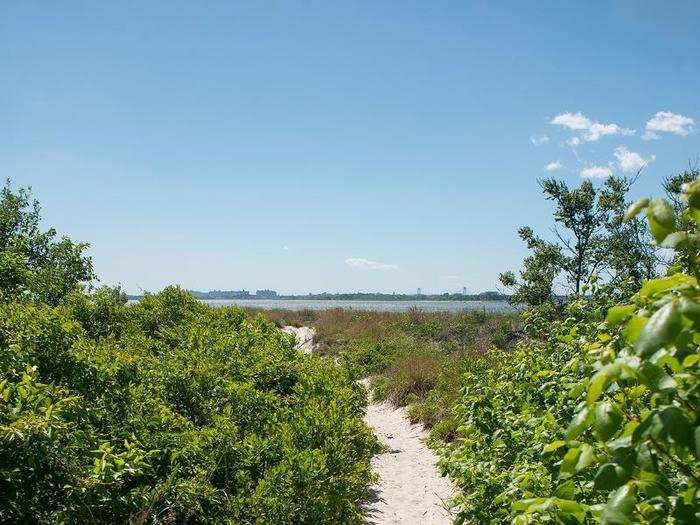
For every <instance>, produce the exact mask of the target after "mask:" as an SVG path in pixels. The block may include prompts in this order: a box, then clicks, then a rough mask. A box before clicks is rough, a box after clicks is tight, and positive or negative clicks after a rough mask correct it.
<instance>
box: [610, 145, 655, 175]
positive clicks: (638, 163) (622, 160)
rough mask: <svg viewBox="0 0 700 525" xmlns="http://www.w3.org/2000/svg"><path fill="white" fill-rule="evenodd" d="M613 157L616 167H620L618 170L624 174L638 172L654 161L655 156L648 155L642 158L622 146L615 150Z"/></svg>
mask: <svg viewBox="0 0 700 525" xmlns="http://www.w3.org/2000/svg"><path fill="white" fill-rule="evenodd" d="M613 155H615V158H616V159H617V165H618V166H620V169H621V170H622V171H624V172H630V171H639V170H640V169H642V168H643V167H644V166H646V165H647V164H649V163H650V162H654V161H655V160H656V155H650V156H649V157H647V158H644V157H642V156H641V155H640V154H639V153H635V152H634V151H630V150H628V149H627V148H626V147H624V146H620V147H619V148H616V149H615V152H614V153H613Z"/></svg>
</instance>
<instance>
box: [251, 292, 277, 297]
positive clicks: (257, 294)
mask: <svg viewBox="0 0 700 525" xmlns="http://www.w3.org/2000/svg"><path fill="white" fill-rule="evenodd" d="M255 297H256V298H258V299H275V298H277V292H275V291H274V290H256V292H255Z"/></svg>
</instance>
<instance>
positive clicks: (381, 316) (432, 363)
mask: <svg viewBox="0 0 700 525" xmlns="http://www.w3.org/2000/svg"><path fill="white" fill-rule="evenodd" d="M248 311H249V312H250V314H251V315H258V314H260V313H261V314H263V315H265V316H267V317H268V318H269V319H271V320H272V321H273V322H275V323H276V324H277V325H279V326H285V325H295V326H301V325H308V326H314V327H315V328H316V330H317V337H316V343H317V353H318V354H320V355H325V356H327V357H329V358H333V359H334V360H335V361H337V363H338V365H339V366H341V367H342V368H344V369H346V370H347V371H348V374H349V375H351V376H352V377H355V378H358V379H359V378H363V377H366V376H372V377H373V380H372V389H373V395H374V397H375V399H379V400H383V399H386V400H388V401H390V402H392V403H393V404H394V405H396V406H408V413H409V417H410V418H411V419H412V421H413V422H422V423H423V424H424V425H426V426H427V427H428V428H431V429H432V434H433V436H434V437H435V438H440V439H442V440H447V441H450V440H453V439H455V438H456V437H457V425H456V420H455V418H454V412H453V407H454V405H455V404H456V402H457V401H458V400H459V392H460V388H461V383H460V376H461V375H462V373H463V372H464V371H465V370H467V369H468V368H469V366H470V363H471V362H472V361H473V360H474V359H475V358H476V357H477V356H480V355H485V354H488V353H489V351H490V350H498V351H503V350H506V349H508V348H510V347H511V346H512V345H513V344H514V343H515V341H516V340H517V338H518V333H519V330H520V328H519V319H518V315H517V314H516V313H512V314H490V313H485V312H483V311H478V310H477V311H472V312H463V313H447V312H438V313H429V312H422V311H420V310H418V309H413V310H410V311H408V312H405V313H392V312H366V311H358V310H343V309H340V308H337V309H331V310H325V311H312V310H304V311H299V312H292V311H286V310H272V311H270V310H268V311H258V310H248Z"/></svg>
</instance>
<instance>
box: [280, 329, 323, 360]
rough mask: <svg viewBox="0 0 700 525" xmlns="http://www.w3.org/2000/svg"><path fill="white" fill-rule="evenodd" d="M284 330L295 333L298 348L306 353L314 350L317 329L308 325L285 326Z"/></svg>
mask: <svg viewBox="0 0 700 525" xmlns="http://www.w3.org/2000/svg"><path fill="white" fill-rule="evenodd" d="M282 331H283V332H286V333H288V334H294V337H296V340H297V344H296V347H295V348H296V349H297V350H301V351H302V352H304V353H305V354H311V353H313V351H314V338H315V337H316V329H315V328H310V327H308V326H300V327H299V328H297V327H296V326H285V327H284V328H282Z"/></svg>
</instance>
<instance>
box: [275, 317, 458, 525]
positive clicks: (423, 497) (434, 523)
mask: <svg viewBox="0 0 700 525" xmlns="http://www.w3.org/2000/svg"><path fill="white" fill-rule="evenodd" d="M283 330H284V331H285V332H287V333H291V334H294V336H295V337H296V340H297V346H296V347H297V349H299V350H301V351H303V352H307V353H312V352H313V348H314V336H315V335H316V330H314V329H313V328H309V327H305V326H302V327H300V328H295V327H293V326H286V327H284V328H283ZM360 383H362V384H363V385H365V387H367V388H369V379H363V380H362V381H360ZM364 419H365V422H366V423H367V425H368V426H369V427H370V428H371V429H372V430H373V431H374V433H375V435H376V436H377V439H379V441H380V443H382V445H384V447H385V451H384V452H382V453H380V454H377V455H376V456H374V458H372V467H373V468H374V470H375V472H377V474H379V481H378V482H377V483H375V484H374V485H372V486H371V487H370V499H369V501H367V502H366V503H365V505H364V509H365V519H366V522H367V523H368V524H370V525H389V524H405V525H409V524H410V525H414V524H416V525H443V524H449V523H452V518H453V516H452V514H451V513H450V512H449V511H448V510H447V502H448V500H449V499H450V498H451V497H452V494H453V493H454V487H453V485H452V483H451V482H450V480H449V479H448V478H445V477H442V476H441V475H440V472H439V471H438V469H437V467H436V463H437V456H436V455H435V453H434V452H433V451H432V450H430V449H429V448H428V446H427V445H426V444H425V440H426V438H427V435H428V433H427V432H426V431H425V430H424V429H423V427H422V426H421V425H412V424H411V423H410V422H409V421H408V418H407V417H406V409H405V408H395V407H393V406H392V405H390V404H388V403H370V404H369V406H368V407H367V412H366V414H365V418H364Z"/></svg>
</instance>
